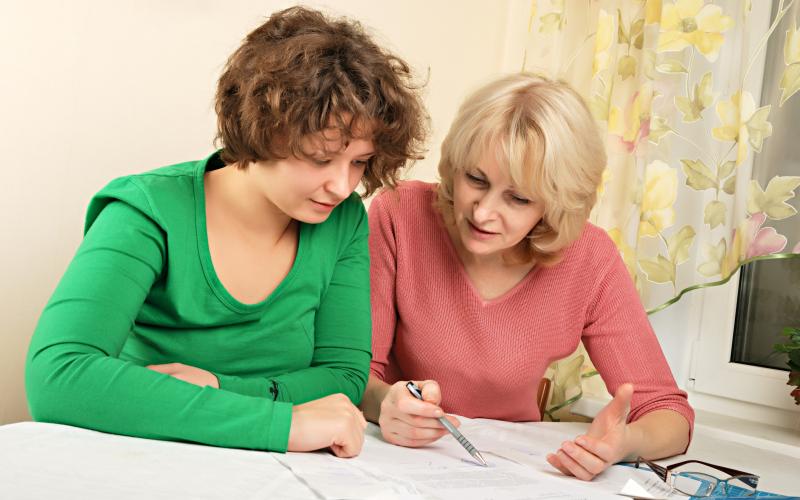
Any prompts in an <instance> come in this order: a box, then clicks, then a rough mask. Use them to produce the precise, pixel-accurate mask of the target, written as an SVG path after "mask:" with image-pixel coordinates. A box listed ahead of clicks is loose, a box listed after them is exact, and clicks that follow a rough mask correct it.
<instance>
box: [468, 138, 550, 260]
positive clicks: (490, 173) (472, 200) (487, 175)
mask: <svg viewBox="0 0 800 500" xmlns="http://www.w3.org/2000/svg"><path fill="white" fill-rule="evenodd" d="M453 209H454V217H455V226H456V230H457V233H458V236H459V239H460V242H461V245H462V246H463V248H464V249H465V250H466V251H467V252H469V253H470V254H472V255H474V256H481V257H486V256H501V255H502V254H503V253H504V252H506V251H508V250H511V249H513V248H515V247H516V246H517V245H519V244H520V242H521V241H522V240H523V239H525V237H526V236H527V235H528V234H529V233H530V232H531V230H532V229H533V227H534V226H535V225H536V224H537V223H538V222H539V221H540V220H541V219H542V215H543V214H544V206H543V205H542V203H541V202H537V201H536V200H531V199H529V198H527V197H525V195H523V194H521V193H520V192H519V190H518V189H516V188H515V187H514V185H513V183H512V180H511V176H510V175H509V172H508V169H507V168H506V167H505V166H502V165H499V164H498V161H497V159H496V158H495V155H493V154H486V153H484V154H483V155H482V157H481V161H480V162H478V165H477V166H476V167H475V168H472V169H467V170H465V171H463V172H460V173H456V174H455V178H454V179H453Z"/></svg>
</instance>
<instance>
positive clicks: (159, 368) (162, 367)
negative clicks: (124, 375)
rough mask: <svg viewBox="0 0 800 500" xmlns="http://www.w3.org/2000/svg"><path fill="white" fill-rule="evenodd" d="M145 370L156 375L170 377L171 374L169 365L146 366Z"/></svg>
mask: <svg viewBox="0 0 800 500" xmlns="http://www.w3.org/2000/svg"><path fill="white" fill-rule="evenodd" d="M145 368H147V369H148V370H153V371H154V372H158V373H166V374H167V375H171V374H172V372H173V370H172V367H171V366H170V365H147V366H146V367H145Z"/></svg>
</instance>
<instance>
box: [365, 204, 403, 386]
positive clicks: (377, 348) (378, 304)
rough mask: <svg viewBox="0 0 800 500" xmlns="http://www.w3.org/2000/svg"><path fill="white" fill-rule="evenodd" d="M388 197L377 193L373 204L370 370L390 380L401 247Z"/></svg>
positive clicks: (371, 212) (371, 218) (375, 374)
mask: <svg viewBox="0 0 800 500" xmlns="http://www.w3.org/2000/svg"><path fill="white" fill-rule="evenodd" d="M386 196H393V193H392V192H387V193H384V194H382V195H380V196H377V197H376V198H375V199H374V200H373V201H372V204H371V205H370V207H369V226H370V235H369V248H370V275H371V279H372V282H371V299H372V362H371V364H370V372H371V373H372V375H374V376H376V377H378V378H379V379H381V380H386V369H387V365H388V364H389V353H390V352H391V349H392V344H393V343H394V333H395V327H396V326H397V304H396V302H395V301H396V297H395V283H396V276H397V248H396V242H395V234H394V229H393V227H392V219H391V216H390V214H389V208H388V204H387V203H386V198H385V197H386Z"/></svg>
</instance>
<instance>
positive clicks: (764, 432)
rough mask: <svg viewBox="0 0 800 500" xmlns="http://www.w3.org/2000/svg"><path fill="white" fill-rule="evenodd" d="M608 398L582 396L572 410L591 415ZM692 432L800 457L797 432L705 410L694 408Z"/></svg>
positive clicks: (587, 415) (605, 402)
mask: <svg viewBox="0 0 800 500" xmlns="http://www.w3.org/2000/svg"><path fill="white" fill-rule="evenodd" d="M608 401H610V399H607V400H602V399H597V398H596V397H587V396H584V397H583V398H581V399H580V400H578V401H577V402H576V403H575V405H574V406H573V409H572V412H573V413H576V414H578V415H583V416H586V417H594V416H595V415H597V413H598V412H599V411H600V410H601V409H602V408H603V406H605V405H606V404H607V403H608ZM694 428H695V431H694V432H695V434H702V435H704V436H707V437H712V438H716V439H721V440H724V441H730V442H735V443H740V444H744V445H747V446H752V447H753V448H760V449H763V450H768V451H771V452H774V453H780V454H782V455H787V456H790V457H794V458H800V431H798V430H797V429H795V430H793V429H788V428H785V427H778V426H775V425H769V424H763V423H759V422H754V421H752V420H744V419H741V418H736V417H731V416H730V415H723V414H720V413H712V412H710V411H705V410H695V422H694Z"/></svg>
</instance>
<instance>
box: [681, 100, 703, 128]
mask: <svg viewBox="0 0 800 500" xmlns="http://www.w3.org/2000/svg"><path fill="white" fill-rule="evenodd" d="M675 106H676V107H677V108H678V109H679V110H681V113H683V121H684V122H686V123H692V122H696V121H697V120H699V119H700V112H701V111H703V110H702V109H701V108H700V107H698V106H696V105H695V102H694V101H692V100H691V99H689V98H688V97H685V96H682V95H676V96H675Z"/></svg>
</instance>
